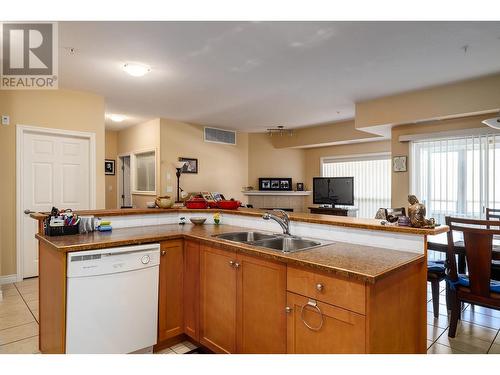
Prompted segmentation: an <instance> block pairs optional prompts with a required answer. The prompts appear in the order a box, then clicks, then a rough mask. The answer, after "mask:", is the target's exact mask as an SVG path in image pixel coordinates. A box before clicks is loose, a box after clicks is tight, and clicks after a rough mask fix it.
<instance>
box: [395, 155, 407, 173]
mask: <svg viewBox="0 0 500 375" xmlns="http://www.w3.org/2000/svg"><path fill="white" fill-rule="evenodd" d="M407 160H408V157H407V156H394V157H393V158H392V170H393V172H406V171H407V170H408V169H407Z"/></svg>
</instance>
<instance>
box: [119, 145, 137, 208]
mask: <svg viewBox="0 0 500 375" xmlns="http://www.w3.org/2000/svg"><path fill="white" fill-rule="evenodd" d="M124 156H128V157H129V158H130V181H129V184H130V186H129V187H130V205H131V206H133V205H134V202H133V200H134V196H133V195H132V153H131V152H124V153H122V154H118V155H116V161H117V162H118V169H117V170H116V183H117V189H116V197H117V208H120V207H121V206H122V202H123V200H122V196H121V194H120V184H122V182H121V181H122V180H123V171H122V168H121V167H122V165H121V164H120V162H121V161H122V160H121V158H123V157H124ZM122 189H123V184H122Z"/></svg>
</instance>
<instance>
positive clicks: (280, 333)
mask: <svg viewBox="0 0 500 375" xmlns="http://www.w3.org/2000/svg"><path fill="white" fill-rule="evenodd" d="M237 261H238V263H239V265H240V266H239V268H238V271H237V328H238V329H237V336H236V339H237V340H236V342H237V352H238V353H245V354H251V353H253V354H270V353H274V354H280V353H286V312H285V307H286V266H285V265H284V264H281V263H277V262H272V261H268V260H263V259H259V258H255V257H251V256H245V255H238V258H237Z"/></svg>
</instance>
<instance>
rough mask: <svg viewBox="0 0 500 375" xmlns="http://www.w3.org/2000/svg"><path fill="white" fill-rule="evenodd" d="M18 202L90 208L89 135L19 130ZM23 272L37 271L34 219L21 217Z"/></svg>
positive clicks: (38, 207) (41, 207) (40, 207)
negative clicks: (65, 134) (19, 188)
mask: <svg viewBox="0 0 500 375" xmlns="http://www.w3.org/2000/svg"><path fill="white" fill-rule="evenodd" d="M22 134H23V135H22V140H21V141H22V147H23V148H22V156H21V159H22V161H21V172H20V176H21V179H22V182H21V191H20V194H21V205H22V209H23V210H31V211H36V212H40V211H50V210H51V208H52V207H57V208H59V209H67V208H71V209H73V210H81V209H89V208H91V183H90V181H91V176H90V173H91V168H90V160H91V158H90V152H91V150H90V140H89V139H88V138H81V137H72V136H64V135H58V134H47V133H42V132H40V133H39V132H36V131H28V132H23V133H22ZM19 230H20V236H19V238H20V240H21V244H20V246H21V252H22V275H23V277H25V278H26V277H32V276H37V275H38V246H37V241H36V240H35V233H36V232H37V225H36V221H35V220H33V219H31V218H30V217H29V215H23V219H22V220H21V228H19Z"/></svg>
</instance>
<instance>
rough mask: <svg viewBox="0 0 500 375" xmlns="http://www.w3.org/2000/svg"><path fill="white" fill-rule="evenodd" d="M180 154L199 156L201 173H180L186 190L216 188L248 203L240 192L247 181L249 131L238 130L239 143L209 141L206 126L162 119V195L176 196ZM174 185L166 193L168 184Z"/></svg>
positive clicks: (217, 190)
mask: <svg viewBox="0 0 500 375" xmlns="http://www.w3.org/2000/svg"><path fill="white" fill-rule="evenodd" d="M179 157H187V158H196V159H198V169H199V172H198V174H184V175H182V176H181V187H182V189H184V190H185V191H187V192H198V191H216V192H220V193H222V194H224V195H225V197H226V198H227V199H229V198H235V199H238V200H242V201H243V202H246V199H245V197H244V196H243V194H242V193H241V189H242V187H244V186H246V185H247V181H248V134H247V133H237V136H236V145H235V146H233V145H224V144H218V143H208V142H205V141H204V139H203V127H202V126H199V125H193V124H188V123H184V122H178V121H173V120H167V119H161V173H160V174H161V194H162V195H164V194H168V195H172V196H174V197H175V194H176V187H177V181H176V177H175V168H174V167H173V164H172V163H174V162H176V161H177V160H178V158H179ZM168 186H170V187H171V188H172V192H171V193H167V187H168Z"/></svg>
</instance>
